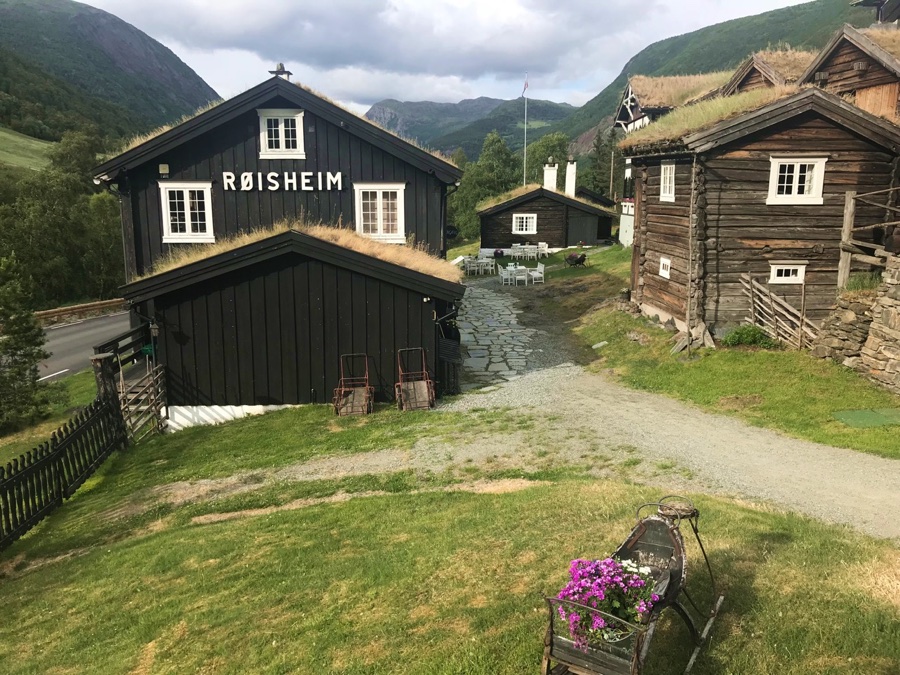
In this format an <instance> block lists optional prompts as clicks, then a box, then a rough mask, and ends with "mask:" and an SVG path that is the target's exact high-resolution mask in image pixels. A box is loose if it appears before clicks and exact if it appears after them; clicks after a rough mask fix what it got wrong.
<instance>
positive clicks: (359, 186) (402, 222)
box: [353, 183, 406, 244]
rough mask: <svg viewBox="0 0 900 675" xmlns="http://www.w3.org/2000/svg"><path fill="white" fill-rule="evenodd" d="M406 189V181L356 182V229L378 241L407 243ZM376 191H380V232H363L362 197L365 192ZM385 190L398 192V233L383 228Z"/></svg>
mask: <svg viewBox="0 0 900 675" xmlns="http://www.w3.org/2000/svg"><path fill="white" fill-rule="evenodd" d="M404 190H406V183H354V185H353V192H354V197H355V199H354V201H355V203H356V231H357V233H358V234H361V235H363V236H364V237H369V238H370V239H376V240H378V241H383V242H385V243H388V244H405V243H406V219H405V217H404V213H403V212H404V210H405V207H404V204H405V202H404V196H403V195H404ZM370 191H376V192H378V232H377V233H371V232H363V223H362V212H363V209H362V197H363V192H370ZM385 192H396V193H397V232H396V233H388V234H384V233H382V229H383V227H384V193H385Z"/></svg>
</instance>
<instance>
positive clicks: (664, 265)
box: [659, 258, 672, 279]
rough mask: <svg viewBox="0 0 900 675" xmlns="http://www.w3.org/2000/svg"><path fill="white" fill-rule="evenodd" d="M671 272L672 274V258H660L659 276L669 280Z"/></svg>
mask: <svg viewBox="0 0 900 675" xmlns="http://www.w3.org/2000/svg"><path fill="white" fill-rule="evenodd" d="M671 272H672V259H671V258H660V259H659V276H661V277H662V278H663V279H668V278H669V275H670V273H671Z"/></svg>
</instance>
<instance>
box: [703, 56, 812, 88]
mask: <svg viewBox="0 0 900 675" xmlns="http://www.w3.org/2000/svg"><path fill="white" fill-rule="evenodd" d="M816 56H817V54H816V52H809V51H802V50H798V49H769V50H765V51H761V52H756V53H755V54H751V55H750V56H749V57H748V58H747V59H746V60H745V61H744V62H743V63H742V64H741V65H739V66H738V68H737V70H735V71H734V75H732V77H731V79H730V80H729V81H728V82H727V83H726V84H725V85H724V86H723V87H722V88H721V89H720V90H719V92H718V95H720V96H731V95H732V94H740V93H742V92H745V91H753V90H754V89H759V88H763V87H780V86H783V85H786V84H792V83H794V82H796V81H797V80H798V79H799V78H800V76H801V75H803V73H804V71H806V69H807V68H808V67H809V64H810V63H812V61H813V59H815V58H816Z"/></svg>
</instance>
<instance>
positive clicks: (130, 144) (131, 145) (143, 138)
mask: <svg viewBox="0 0 900 675" xmlns="http://www.w3.org/2000/svg"><path fill="white" fill-rule="evenodd" d="M223 100H224V99H221V98H220V99H217V100H215V101H210V102H209V103H207V104H206V105H203V106H200V107H199V108H197V109H196V110H195V111H194V112H192V113H187V114H186V115H182V116H181V117H180V118H179V119H177V120H175V121H174V122H170V123H169V124H163V125H162V126H161V127H157V128H156V129H153V130H151V131H148V132H146V133H143V134H137V135H135V136H132V137H131V138H129V139H127V140H125V142H124V143H123V144H122V146H121V147H120V148H119V149H118V150H116V151H115V152H113V153H112V154H110V155H109V156H110V157H115V156H117V155H121V154H122V153H124V152H128V151H129V150H134V149H135V148H136V147H138V146H139V145H143V144H144V143H146V142H147V141H152V140H153V139H154V138H156V137H157V136H162V135H163V134H164V133H166V132H167V131H169V130H170V129H174V128H175V127H177V126H178V125H180V124H184V123H185V122H189V121H191V120H192V119H194V118H195V117H197V116H198V115H202V114H203V113H205V112H207V111H208V110H212V109H213V108H215V107H217V106H218V105H220V104H221V103H222V102H223Z"/></svg>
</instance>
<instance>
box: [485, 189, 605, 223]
mask: <svg viewBox="0 0 900 675" xmlns="http://www.w3.org/2000/svg"><path fill="white" fill-rule="evenodd" d="M542 187H544V186H543V185H539V184H538V183H529V184H528V185H521V186H519V187H517V188H514V189H512V190H510V191H509V192H504V193H503V194H502V195H497V196H496V197H490V198H488V199H485V200H484V201H482V202H479V203H478V206H476V207H475V210H476V211H478V212H479V213H480V212H481V211H487V210H488V209H492V208H494V207H495V206H497V205H498V204H502V203H503V202H508V201H509V200H510V199H515V198H516V197H521V196H522V195H525V194H528V193H529V192H534V191H535V190H537V189H539V188H542ZM554 192H558V193H559V194H561V195H564V196H565V197H568V198H569V199H574V200H575V201H576V202H581V203H582V204H584V205H586V206H590V207H591V208H593V209H600V210H601V211H606V212H608V213H609V214H610V215H612V216H617V215H618V213H616V211H615V210H613V209H608V208H605V207H603V206H600V205H599V204H595V203H594V202H592V201H588V200H587V199H582V198H581V197H569V195H567V194H565V193H563V192H559V190H554Z"/></svg>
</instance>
